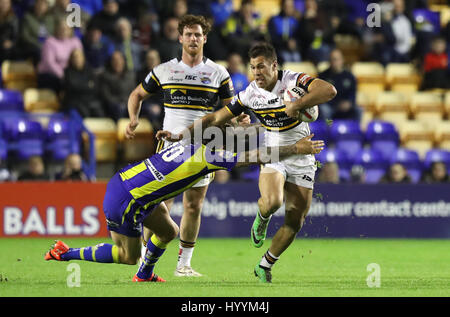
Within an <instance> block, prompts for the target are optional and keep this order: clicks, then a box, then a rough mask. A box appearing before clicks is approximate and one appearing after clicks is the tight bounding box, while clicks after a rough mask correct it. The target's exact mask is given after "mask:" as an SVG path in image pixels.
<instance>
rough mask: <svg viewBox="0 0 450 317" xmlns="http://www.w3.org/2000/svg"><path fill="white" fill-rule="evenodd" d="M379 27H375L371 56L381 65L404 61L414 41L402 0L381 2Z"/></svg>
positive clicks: (407, 59)
mask: <svg viewBox="0 0 450 317" xmlns="http://www.w3.org/2000/svg"><path fill="white" fill-rule="evenodd" d="M381 8H382V10H381V11H382V15H381V16H382V21H381V27H380V28H375V30H374V32H375V46H374V50H373V52H372V56H371V57H372V58H373V59H374V60H377V61H379V62H380V63H382V64H383V65H386V64H388V63H406V62H409V60H410V56H409V55H410V52H411V49H412V47H413V43H414V34H413V29H412V24H411V22H410V21H409V19H408V18H407V17H406V15H405V13H404V12H405V4H404V1H403V0H393V1H392V2H391V1H388V2H387V1H385V2H383V3H381Z"/></svg>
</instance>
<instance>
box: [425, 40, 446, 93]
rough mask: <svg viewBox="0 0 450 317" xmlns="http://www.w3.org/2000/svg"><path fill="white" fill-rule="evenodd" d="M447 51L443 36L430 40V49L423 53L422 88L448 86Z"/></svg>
mask: <svg viewBox="0 0 450 317" xmlns="http://www.w3.org/2000/svg"><path fill="white" fill-rule="evenodd" d="M448 66H449V65H448V53H447V49H446V43H445V40H444V38H442V37H440V36H439V37H436V38H434V39H433V41H432V42H431V51H430V52H428V53H427V54H426V55H425V59H424V63H423V70H424V78H423V81H422V89H433V88H443V89H445V88H450V72H449V69H448Z"/></svg>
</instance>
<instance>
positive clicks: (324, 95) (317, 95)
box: [285, 78, 337, 117]
mask: <svg viewBox="0 0 450 317" xmlns="http://www.w3.org/2000/svg"><path fill="white" fill-rule="evenodd" d="M336 94H337V91H336V88H335V87H334V86H333V85H332V84H330V83H328V82H326V81H325V80H322V79H319V78H316V79H314V80H313V81H312V82H311V84H310V85H309V87H308V93H307V94H305V95H304V96H303V97H302V98H299V99H297V100H296V101H294V102H289V101H286V102H285V104H286V113H287V114H288V115H289V116H292V117H294V116H296V112H297V111H301V110H304V109H306V108H310V107H313V106H315V105H320V104H322V103H325V102H328V101H330V100H331V99H333V98H334V97H335V96H336Z"/></svg>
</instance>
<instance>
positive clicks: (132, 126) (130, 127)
mask: <svg viewBox="0 0 450 317" xmlns="http://www.w3.org/2000/svg"><path fill="white" fill-rule="evenodd" d="M138 125H139V122H138V121H136V120H132V121H130V123H128V124H127V127H126V129H125V137H126V138H127V139H132V138H134V136H135V135H136V133H135V132H134V131H135V130H136V128H137V126H138Z"/></svg>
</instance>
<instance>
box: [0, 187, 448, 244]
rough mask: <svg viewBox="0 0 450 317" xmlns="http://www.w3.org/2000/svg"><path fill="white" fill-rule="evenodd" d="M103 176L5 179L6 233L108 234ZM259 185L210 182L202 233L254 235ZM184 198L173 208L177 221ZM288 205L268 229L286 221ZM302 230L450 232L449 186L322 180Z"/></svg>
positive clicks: (334, 234)
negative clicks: (39, 180)
mask: <svg viewBox="0 0 450 317" xmlns="http://www.w3.org/2000/svg"><path fill="white" fill-rule="evenodd" d="M105 191H106V184H105V183H58V182H56V183H9V184H7V183H5V184H0V208H1V209H0V210H1V217H0V237H40V236H52V237H53V236H54V237H64V236H73V237H78V236H83V237H89V236H93V237H106V236H108V231H107V228H106V223H105V217H104V215H103V212H102V205H103V195H104V193H105ZM258 197H259V190H258V186H257V184H252V183H233V182H232V183H227V184H223V185H221V184H212V185H211V186H210V188H209V190H208V195H207V198H206V200H205V202H204V206H203V216H202V225H201V228H200V237H248V235H249V230H250V226H251V224H252V222H253V219H254V215H255V214H256V212H257V208H258V206H257V203H256V201H257V199H258ZM182 211H183V209H182V204H181V197H178V198H177V199H176V201H175V203H174V206H173V208H172V210H171V215H172V217H173V218H174V220H175V221H176V222H177V223H179V222H180V219H181V214H182ZM283 215H284V207H282V208H281V209H280V210H278V211H277V212H276V213H275V215H274V217H273V218H272V220H271V224H270V226H269V230H268V235H269V236H272V235H273V234H274V233H275V232H276V230H277V229H278V228H279V227H280V226H281V225H282V224H283V219H284V217H283ZM298 236H299V237H314V238H316V237H320V238H343V237H349V238H350V237H353V238H361V237H364V238H375V237H376V238H450V185H428V184H427V185H420V184H415V185H406V184H405V185H400V184H398V185H397V184H396V185H389V184H387V185H345V184H341V185H325V184H316V186H315V190H314V200H313V203H312V206H311V209H310V212H309V214H308V216H307V218H306V220H305V224H304V227H303V229H302V230H301V232H300V233H299V235H298Z"/></svg>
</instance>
